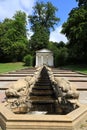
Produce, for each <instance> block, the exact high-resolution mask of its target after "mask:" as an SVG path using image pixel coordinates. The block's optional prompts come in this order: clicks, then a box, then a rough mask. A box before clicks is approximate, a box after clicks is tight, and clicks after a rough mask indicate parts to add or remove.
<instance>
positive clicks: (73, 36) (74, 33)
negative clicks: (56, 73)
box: [62, 0, 87, 62]
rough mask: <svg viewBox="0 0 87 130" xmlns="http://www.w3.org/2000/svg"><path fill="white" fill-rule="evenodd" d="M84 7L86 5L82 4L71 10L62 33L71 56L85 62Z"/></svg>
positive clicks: (86, 14) (86, 19)
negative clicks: (66, 40)
mask: <svg viewBox="0 0 87 130" xmlns="http://www.w3.org/2000/svg"><path fill="white" fill-rule="evenodd" d="M79 2H81V1H80V0H79ZM84 2H85V1H84ZM79 4H81V3H79ZM85 7H87V6H85V5H83V6H80V7H78V8H75V9H72V10H71V12H70V14H69V18H68V19H67V22H65V23H64V24H63V29H62V33H64V34H65V35H66V36H67V38H68V40H69V43H68V46H69V49H70V54H71V55H72V56H73V58H75V59H76V60H78V59H79V60H84V61H85V62H87V58H86V57H87V38H86V37H87V28H86V27H87V8H85Z"/></svg>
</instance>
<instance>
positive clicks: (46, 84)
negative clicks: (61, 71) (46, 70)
mask: <svg viewBox="0 0 87 130" xmlns="http://www.w3.org/2000/svg"><path fill="white" fill-rule="evenodd" d="M35 85H36V86H50V83H45V82H44V83H36V84H35Z"/></svg>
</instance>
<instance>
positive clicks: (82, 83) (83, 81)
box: [0, 68, 87, 104]
mask: <svg viewBox="0 0 87 130" xmlns="http://www.w3.org/2000/svg"><path fill="white" fill-rule="evenodd" d="M52 71H53V74H54V76H55V77H64V78H65V79H67V80H69V81H70V82H72V83H73V84H74V85H75V86H76V87H77V90H78V91H79V93H80V97H79V101H80V102H81V103H83V104H87V75H84V74H81V73H77V72H74V71H71V70H65V69H57V68H52ZM34 72H35V68H27V69H22V70H18V71H12V72H9V73H5V74H0V102H2V101H4V98H5V90H6V89H7V88H8V86H9V84H10V83H13V82H15V81H17V80H18V79H20V78H24V77H26V76H33V75H34Z"/></svg>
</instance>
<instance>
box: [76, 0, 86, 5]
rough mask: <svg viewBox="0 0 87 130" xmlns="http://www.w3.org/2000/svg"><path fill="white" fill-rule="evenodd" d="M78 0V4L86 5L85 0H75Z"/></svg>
mask: <svg viewBox="0 0 87 130" xmlns="http://www.w3.org/2000/svg"><path fill="white" fill-rule="evenodd" d="M76 1H77V2H78V6H87V0H76Z"/></svg>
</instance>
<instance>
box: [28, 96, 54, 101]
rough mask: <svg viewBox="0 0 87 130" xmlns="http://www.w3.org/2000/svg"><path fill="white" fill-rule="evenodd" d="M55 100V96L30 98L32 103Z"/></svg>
mask: <svg viewBox="0 0 87 130" xmlns="http://www.w3.org/2000/svg"><path fill="white" fill-rule="evenodd" d="M54 99H55V98H54V97H53V96H43V95H41V96H30V99H29V100H31V101H49V100H54Z"/></svg>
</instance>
